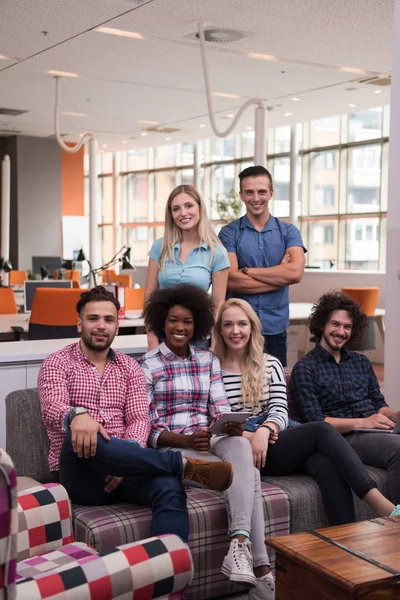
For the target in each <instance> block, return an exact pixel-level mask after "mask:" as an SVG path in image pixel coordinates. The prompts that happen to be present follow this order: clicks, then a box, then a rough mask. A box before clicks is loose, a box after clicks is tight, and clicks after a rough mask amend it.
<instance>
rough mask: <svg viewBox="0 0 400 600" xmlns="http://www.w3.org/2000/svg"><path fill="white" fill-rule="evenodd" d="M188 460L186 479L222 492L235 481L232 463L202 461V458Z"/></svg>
mask: <svg viewBox="0 0 400 600" xmlns="http://www.w3.org/2000/svg"><path fill="white" fill-rule="evenodd" d="M186 460H187V463H186V466H185V471H184V476H185V479H189V480H190V481H194V482H195V483H200V485H202V486H203V487H207V488H210V489H211V490H218V491H220V492H224V491H225V490H227V489H228V487H229V486H230V485H231V483H232V479H233V465H232V464H231V463H229V462H216V461H209V460H201V459H200V458H187V459H186Z"/></svg>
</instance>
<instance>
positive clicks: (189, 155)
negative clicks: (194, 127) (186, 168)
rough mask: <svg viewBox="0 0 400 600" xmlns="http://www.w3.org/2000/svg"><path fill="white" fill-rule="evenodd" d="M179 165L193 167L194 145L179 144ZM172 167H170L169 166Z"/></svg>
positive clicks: (177, 162)
mask: <svg viewBox="0 0 400 600" xmlns="http://www.w3.org/2000/svg"><path fill="white" fill-rule="evenodd" d="M177 148H178V155H177V161H176V164H177V165H192V164H193V162H194V144H192V143H188V142H185V143H183V144H178V146H177ZM168 166H170V165H168Z"/></svg>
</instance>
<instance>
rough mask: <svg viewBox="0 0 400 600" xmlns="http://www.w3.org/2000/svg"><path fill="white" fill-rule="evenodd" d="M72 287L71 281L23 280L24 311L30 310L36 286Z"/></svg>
mask: <svg viewBox="0 0 400 600" xmlns="http://www.w3.org/2000/svg"><path fill="white" fill-rule="evenodd" d="M40 287H44V288H72V281H70V280H68V281H66V280H62V281H60V280H58V279H52V280H51V281H24V311H25V312H30V311H31V310H32V304H33V298H34V296H35V292H36V290H37V289H38V288H40Z"/></svg>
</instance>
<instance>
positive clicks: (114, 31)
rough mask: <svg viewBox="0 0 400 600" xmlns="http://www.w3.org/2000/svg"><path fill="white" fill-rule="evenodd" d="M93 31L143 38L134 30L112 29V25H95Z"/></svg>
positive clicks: (136, 38) (137, 38)
mask: <svg viewBox="0 0 400 600" xmlns="http://www.w3.org/2000/svg"><path fill="white" fill-rule="evenodd" d="M95 31H98V32H99V33H108V34H109V35H119V36H120V37H127V38H133V39H135V40H144V37H143V36H142V35H141V34H140V33H136V32H135V31H126V29H114V28H113V27H96V29H95Z"/></svg>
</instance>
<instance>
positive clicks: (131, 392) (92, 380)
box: [38, 342, 150, 471]
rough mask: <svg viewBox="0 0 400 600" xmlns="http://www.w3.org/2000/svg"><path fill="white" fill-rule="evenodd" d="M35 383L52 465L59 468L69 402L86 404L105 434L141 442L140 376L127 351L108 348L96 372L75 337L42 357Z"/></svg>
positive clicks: (145, 430)
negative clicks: (102, 364)
mask: <svg viewBox="0 0 400 600" xmlns="http://www.w3.org/2000/svg"><path fill="white" fill-rule="evenodd" d="M38 388H39V394H40V404H41V408H42V415H43V422H44V424H45V426H46V428H47V433H48V435H49V438H50V452H49V466H50V470H51V471H57V470H58V468H59V457H60V452H61V447H62V444H63V441H64V437H65V433H66V429H65V424H64V421H65V417H66V415H67V413H68V412H69V411H70V410H71V408H73V407H74V406H83V407H85V408H87V410H88V412H89V414H90V416H91V417H92V418H93V419H95V420H96V421H98V422H99V423H101V424H102V425H103V427H104V428H105V430H106V431H107V433H108V434H109V435H110V436H114V437H117V438H120V439H122V440H135V441H137V442H138V443H139V444H140V445H141V446H142V447H143V448H145V447H146V443H147V438H148V436H149V432H150V422H149V416H148V403H147V394H146V384H145V378H144V374H143V371H142V370H141V369H140V367H139V366H138V364H137V362H136V361H135V360H133V358H131V357H130V356H127V355H126V354H123V353H122V352H118V351H114V350H111V349H110V353H109V358H108V360H107V363H106V367H105V369H104V373H103V376H102V377H100V376H99V373H98V371H97V369H96V367H95V366H94V365H93V364H92V363H91V362H90V361H89V359H88V358H87V356H86V355H85V354H84V353H83V352H82V350H81V348H80V344H79V342H78V343H75V344H70V345H69V346H66V348H64V349H63V350H60V351H59V352H55V353H54V354H51V355H50V356H48V357H47V358H46V360H45V361H44V362H43V364H42V366H41V368H40V372H39V377H38Z"/></svg>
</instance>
